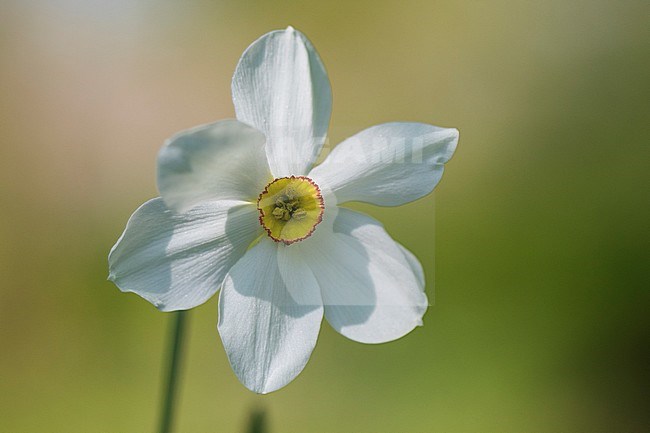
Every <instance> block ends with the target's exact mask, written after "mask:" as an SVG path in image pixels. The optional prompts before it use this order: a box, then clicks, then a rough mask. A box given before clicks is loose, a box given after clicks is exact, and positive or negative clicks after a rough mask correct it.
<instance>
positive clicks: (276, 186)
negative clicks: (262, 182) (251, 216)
mask: <svg viewBox="0 0 650 433" xmlns="http://www.w3.org/2000/svg"><path fill="white" fill-rule="evenodd" d="M257 209H258V210H259V212H260V216H259V220H260V224H262V227H264V230H266V233H267V234H268V235H269V237H270V238H271V239H273V240H274V241H276V242H282V243H284V244H285V245H291V244H293V243H295V242H299V241H302V240H304V239H307V238H308V237H309V236H311V234H312V233H314V230H316V226H317V225H318V224H319V223H320V222H321V221H322V220H323V211H324V210H325V203H324V201H323V196H322V194H321V191H320V188H319V187H318V185H316V183H314V181H313V180H311V179H310V178H308V177H305V176H290V177H280V178H277V179H274V180H273V181H272V182H271V183H269V184H268V185H266V188H264V191H262V193H261V194H260V196H259V198H258V199H257Z"/></svg>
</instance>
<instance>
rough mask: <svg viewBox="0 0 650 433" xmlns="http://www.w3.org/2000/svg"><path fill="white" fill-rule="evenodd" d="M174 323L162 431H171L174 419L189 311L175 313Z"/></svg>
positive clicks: (161, 424)
mask: <svg viewBox="0 0 650 433" xmlns="http://www.w3.org/2000/svg"><path fill="white" fill-rule="evenodd" d="M172 318H173V323H172V325H171V327H170V334H169V337H170V338H169V354H168V358H167V369H168V370H167V378H166V379H167V382H166V384H165V392H164V394H163V401H162V407H161V412H160V429H159V430H158V431H159V432H160V433H171V431H172V423H173V421H174V404H175V402H176V393H177V392H176V391H177V388H178V383H179V376H180V370H181V362H182V351H183V335H184V333H185V328H186V326H187V324H186V322H187V311H177V312H175V313H173V317H172Z"/></svg>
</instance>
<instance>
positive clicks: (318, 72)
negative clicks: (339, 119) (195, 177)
mask: <svg viewBox="0 0 650 433" xmlns="http://www.w3.org/2000/svg"><path fill="white" fill-rule="evenodd" d="M232 95H233V102H234V104H235V112H236V113H237V119H239V120H241V121H242V122H245V123H248V124H250V125H252V126H254V127H255V128H257V129H259V130H260V131H262V132H264V134H265V135H266V140H267V143H266V146H267V155H268V159H269V165H270V167H271V172H272V173H273V175H274V176H275V177H276V178H277V177H284V176H289V175H304V174H306V173H307V172H308V171H309V168H310V167H311V165H312V164H313V162H314V160H315V159H316V157H317V156H318V153H319V152H320V149H321V147H322V145H323V143H324V141H325V136H326V135H327V128H328V126H329V120H330V114H331V111H332V92H331V89H330V84H329V80H328V78H327V73H326V72H325V67H324V66H323V63H322V62H321V60H320V57H319V56H318V54H317V53H316V50H315V49H314V47H313V46H312V45H311V43H310V42H309V40H307V38H306V37H305V35H303V34H302V33H300V32H299V31H297V30H294V29H293V28H292V27H289V28H287V29H286V30H278V31H274V32H270V33H267V34H265V35H264V36H262V37H261V38H259V39H258V40H256V41H255V42H253V44H251V46H249V47H248V48H247V49H246V51H245V52H244V54H243V55H242V57H241V59H240V60H239V64H238V65H237V69H236V70H235V74H234V76H233V78H232Z"/></svg>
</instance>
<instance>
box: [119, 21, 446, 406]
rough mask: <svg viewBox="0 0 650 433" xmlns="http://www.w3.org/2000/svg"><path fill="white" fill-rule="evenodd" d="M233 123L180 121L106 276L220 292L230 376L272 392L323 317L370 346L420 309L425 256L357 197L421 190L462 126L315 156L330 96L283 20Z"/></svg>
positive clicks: (371, 199) (248, 80)
mask: <svg viewBox="0 0 650 433" xmlns="http://www.w3.org/2000/svg"><path fill="white" fill-rule="evenodd" d="M232 92H233V102H234V105H235V111H236V116H237V120H223V121H219V122H216V123H212V124H209V125H203V126H198V127H196V128H193V129H190V130H187V131H183V132H181V133H179V134H177V135H175V136H174V137H172V138H171V139H169V140H168V141H167V142H166V143H165V145H164V146H163V148H162V149H161V151H160V154H159V156H158V189H159V191H160V195H161V197H160V198H155V199H153V200H150V201H148V202H146V203H145V204H143V205H142V206H141V207H140V208H139V209H137V210H136V211H135V213H134V214H133V215H132V216H131V218H130V219H129V222H128V224H127V226H126V229H125V231H124V233H123V234H122V236H121V237H120V239H119V240H118V241H117V243H116V244H115V246H114V247H113V249H112V250H111V253H110V256H109V266H110V277H109V278H110V279H111V280H112V281H114V282H115V284H116V285H117V286H118V287H119V288H120V289H121V290H122V291H125V292H134V293H137V294H138V295H140V296H142V297H143V298H145V299H146V300H148V301H149V302H151V303H152V304H154V305H155V306H156V307H157V308H159V309H160V310H162V311H173V310H186V309H189V308H193V307H196V306H197V305H200V304H202V303H204V302H205V301H207V300H208V299H209V298H210V297H211V296H213V295H214V294H215V293H216V292H217V291H219V289H220V290H221V292H220V295H219V326H218V329H219V334H220V335H221V339H222V341H223V345H224V347H225V349H226V352H227V354H228V359H229V360H230V364H231V365H232V368H233V370H234V371H235V373H236V375H237V377H238V378H239V379H240V380H241V382H242V383H243V384H244V385H245V386H246V387H248V388H249V389H251V390H253V391H255V392H259V393H267V392H271V391H274V390H277V389H278V388H281V387H283V386H285V385H286V384H287V383H289V382H290V381H291V380H293V379H294V378H295V377H296V376H297V375H298V374H299V373H300V372H301V371H302V369H303V368H304V366H305V364H306V363H307V360H308V359H309V356H310V354H311V352H312V350H313V348H314V346H315V344H316V340H317V337H318V332H319V330H320V326H321V321H322V318H323V315H324V316H325V318H326V319H327V321H328V322H329V324H330V325H331V326H332V327H333V328H334V329H336V330H337V331H338V332H340V333H341V334H343V335H344V336H346V337H348V338H350V339H352V340H355V341H359V342H363V343H382V342H386V341H390V340H394V339H397V338H400V337H402V336H403V335H405V334H407V333H408V332H410V331H411V330H412V329H413V328H414V327H416V326H418V325H421V323H422V316H423V315H424V313H425V311H426V309H427V305H428V304H427V297H426V295H425V292H424V274H423V271H422V267H421V265H420V263H419V262H418V260H417V259H416V258H415V257H414V256H413V254H411V253H410V252H409V251H407V250H406V249H405V248H404V247H402V246H401V245H400V244H398V243H397V242H395V241H394V240H393V239H392V238H391V237H390V236H389V235H388V234H387V233H386V231H385V230H384V229H383V227H382V225H381V224H380V223H379V222H377V221H376V220H374V219H373V218H371V217H369V216H367V215H364V214H362V213H359V212H355V211H352V210H349V209H346V208H343V207H339V205H340V204H342V203H345V202H350V201H363V202H368V203H373V204H376V205H380V206H397V205H401V204H403V203H407V202H410V201H412V200H415V199H418V198H420V197H422V196H424V195H426V194H428V193H430V192H431V191H432V190H433V188H434V187H435V185H436V184H437V183H438V181H439V180H440V177H441V176H442V172H443V164H444V163H445V162H447V161H448V160H449V158H450V157H451V156H452V154H453V152H454V150H455V148H456V143H457V142H458V131H457V130H456V129H452V128H449V129H448V128H439V127H436V126H431V125H426V124H421V123H386V124H382V125H377V126H374V127H371V128H368V129H366V130H364V131H362V132H360V133H359V134H357V135H355V136H353V137H351V138H349V139H347V140H345V141H344V142H342V143H341V144H339V145H338V146H337V147H335V148H334V150H333V151H332V152H331V153H330V154H329V155H328V157H327V158H326V159H325V161H324V162H323V163H322V164H320V165H318V166H317V167H312V166H313V164H314V161H315V160H316V157H317V156H318V154H319V153H320V151H321V148H322V146H323V143H324V141H325V136H326V132H327V129H328V125H329V119H330V111H331V104H332V96H331V90H330V85H329V81H328V78H327V74H326V72H325V68H324V67H323V64H322V62H321V60H320V58H319V56H318V54H317V53H316V51H315V50H314V48H313V46H312V45H311V43H310V42H309V41H308V40H307V38H306V37H305V36H304V35H303V34H301V33H300V32H298V31H296V30H294V29H293V28H291V27H289V28H287V29H286V30H280V31H274V32H271V33H268V34H266V35H264V36H262V37H261V38H260V39H258V40H257V41H255V42H254V43H253V44H252V45H251V46H250V47H249V48H248V49H247V50H246V51H245V52H244V54H243V55H242V57H241V59H240V61H239V64H238V65H237V69H236V71H235V74H234V77H233V81H232Z"/></svg>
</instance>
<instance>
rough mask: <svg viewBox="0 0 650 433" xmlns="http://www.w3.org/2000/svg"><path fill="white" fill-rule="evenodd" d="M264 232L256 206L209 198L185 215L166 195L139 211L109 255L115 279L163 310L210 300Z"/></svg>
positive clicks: (119, 285)
mask: <svg viewBox="0 0 650 433" xmlns="http://www.w3.org/2000/svg"><path fill="white" fill-rule="evenodd" d="M260 234H261V228H260V225H259V223H258V221H257V209H256V208H255V206H254V205H252V204H249V203H244V202H238V201H219V202H205V203H202V204H200V205H198V206H196V207H194V208H193V209H192V210H190V211H189V212H187V213H184V214H178V213H175V212H173V211H171V210H169V209H168V208H167V207H166V206H165V204H164V203H163V201H162V199H160V198H155V199H153V200H149V201H148V202H146V203H145V204H143V205H142V206H140V208H138V210H136V211H135V212H134V213H133V215H131V218H130V219H129V222H128V223H127V225H126V229H125V230H124V233H123V234H122V236H121V237H120V239H119V240H118V241H117V243H116V244H115V246H114V247H113V249H112V250H111V253H110V254H109V256H108V263H109V269H110V276H109V279H110V280H111V281H113V282H114V283H115V284H116V285H117V286H118V287H119V288H120V290H122V291H123V292H134V293H137V294H138V295H140V296H142V297H143V298H144V299H146V300H147V301H149V302H151V303H152V304H154V305H155V306H156V307H157V308H158V309H160V310H162V311H172V310H186V309H189V308H192V307H196V306H197V305H200V304H202V303H204V302H205V301H207V300H208V299H209V298H210V297H211V296H212V295H213V294H214V293H215V292H216V291H217V290H218V289H219V286H220V285H221V283H222V281H223V279H224V277H225V275H226V273H227V272H228V270H229V269H230V268H231V267H232V266H233V265H234V264H235V263H236V262H237V260H238V259H239V258H240V257H241V256H242V255H243V254H244V253H245V252H246V248H248V246H249V245H250V244H251V242H252V241H253V240H254V239H255V238H256V237H257V236H259V235H260Z"/></svg>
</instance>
